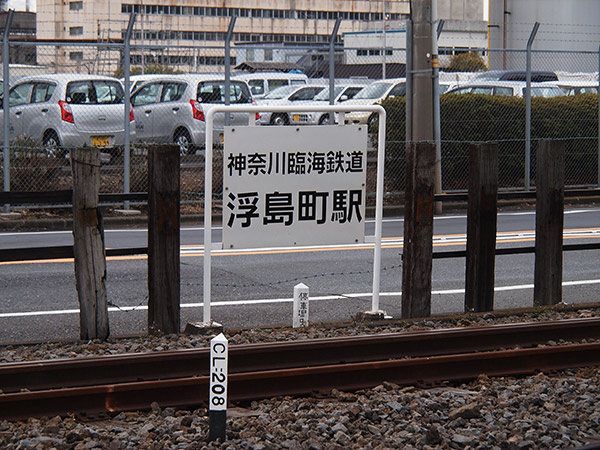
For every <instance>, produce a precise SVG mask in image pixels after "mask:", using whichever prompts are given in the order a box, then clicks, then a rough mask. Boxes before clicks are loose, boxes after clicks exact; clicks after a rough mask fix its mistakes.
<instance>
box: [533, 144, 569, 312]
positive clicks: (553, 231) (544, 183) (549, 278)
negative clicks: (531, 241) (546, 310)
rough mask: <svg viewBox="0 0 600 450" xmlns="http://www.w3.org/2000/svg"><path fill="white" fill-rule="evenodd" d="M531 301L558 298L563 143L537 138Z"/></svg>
mask: <svg viewBox="0 0 600 450" xmlns="http://www.w3.org/2000/svg"><path fill="white" fill-rule="evenodd" d="M537 167H538V170H537V177H536V212H535V277H534V288H533V299H534V305H535V306H540V305H555V304H557V303H560V302H561V301H562V261H563V254H562V245H563V217H564V202H565V189H564V183H565V144H564V142H561V141H541V142H540V143H539V144H538V150H537Z"/></svg>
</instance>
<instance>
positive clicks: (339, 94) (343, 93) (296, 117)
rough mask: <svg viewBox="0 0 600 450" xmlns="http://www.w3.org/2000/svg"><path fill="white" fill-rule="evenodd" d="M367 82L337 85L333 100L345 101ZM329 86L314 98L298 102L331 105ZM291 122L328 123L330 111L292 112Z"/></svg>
mask: <svg viewBox="0 0 600 450" xmlns="http://www.w3.org/2000/svg"><path fill="white" fill-rule="evenodd" d="M366 84H367V83H366V82H362V83H361V82H359V83H355V84H349V85H342V86H335V88H334V89H333V99H334V100H333V101H334V104H339V103H341V102H345V101H346V100H350V99H352V98H353V97H354V96H355V95H356V94H357V93H358V92H359V91H360V90H361V89H362V88H363V87H365V86H366ZM329 101H330V99H329V88H328V87H326V88H325V89H323V90H322V91H321V92H319V93H318V94H317V95H315V98H314V99H313V100H307V101H303V102H298V103H297V104H298V105H313V106H325V105H329ZM290 122H291V123H292V125H300V124H302V125H328V124H329V113H328V112H323V111H311V112H302V113H296V112H292V113H290Z"/></svg>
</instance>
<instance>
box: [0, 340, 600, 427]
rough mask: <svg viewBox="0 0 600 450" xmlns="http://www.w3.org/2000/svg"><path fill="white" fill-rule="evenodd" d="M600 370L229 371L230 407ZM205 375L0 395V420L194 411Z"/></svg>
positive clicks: (436, 360)
mask: <svg viewBox="0 0 600 450" xmlns="http://www.w3.org/2000/svg"><path fill="white" fill-rule="evenodd" d="M597 365H600V344H598V343H593V344H574V345H565V346H552V347H540V348H533V349H520V350H502V351H494V352H485V353H469V354H459V355H447V356H433V357H425V358H412V359H402V360H388V361H376V362H362V363H350V364H337V365H327V366H319V367H306V368H295V369H282V370H268V371H262V372H247V373H234V374H230V376H229V378H228V385H229V392H228V396H229V399H230V401H231V402H242V401H250V400H259V399H265V398H272V397H278V396H293V395H313V394H315V393H321V394H323V393H327V392H329V391H330V390H331V389H334V388H335V389H338V390H343V391H355V390H358V389H366V388H371V387H374V386H377V385H379V384H381V383H383V382H385V381H388V382H392V383H396V384H398V385H419V384H429V385H435V383H437V382H441V381H463V380H469V379H473V378H476V377H478V376H480V375H482V374H486V375H488V376H491V377H494V376H523V375H528V374H533V373H537V372H540V371H542V372H547V371H556V370H564V369H569V368H576V367H586V366H597ZM208 391H209V377H208V376H201V377H190V378H179V379H173V380H161V381H143V382H138V383H123V384H116V385H104V386H95V387H80V388H68V389H57V390H45V391H38V392H20V393H13V394H4V395H0V419H2V420H7V419H8V420H22V419H26V418H29V417H42V416H47V417H51V416H56V415H66V414H80V415H82V416H84V417H88V418H94V417H95V416H98V415H102V416H104V415H109V414H114V413H118V412H122V411H134V410H147V409H149V408H150V406H151V404H152V403H153V402H156V403H158V404H159V405H160V406H161V407H181V408H189V409H194V408H197V407H200V406H203V405H206V402H207V400H208Z"/></svg>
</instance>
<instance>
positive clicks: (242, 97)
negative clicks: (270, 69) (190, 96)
mask: <svg viewBox="0 0 600 450" xmlns="http://www.w3.org/2000/svg"><path fill="white" fill-rule="evenodd" d="M250 98H251V95H250V90H249V89H248V85H247V84H246V83H243V82H241V81H233V80H232V81H231V83H230V85H229V102H230V103H232V104H233V103H248V102H249V101H250ZM196 100H198V101H199V102H202V103H225V82H224V81H221V80H219V81H203V82H200V83H198V91H197V95H196Z"/></svg>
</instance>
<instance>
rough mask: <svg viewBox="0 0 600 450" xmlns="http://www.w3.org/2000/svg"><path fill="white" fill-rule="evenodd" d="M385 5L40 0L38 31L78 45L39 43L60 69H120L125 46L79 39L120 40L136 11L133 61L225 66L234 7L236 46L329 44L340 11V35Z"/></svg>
mask: <svg viewBox="0 0 600 450" xmlns="http://www.w3.org/2000/svg"><path fill="white" fill-rule="evenodd" d="M382 11H383V2H382V1H372V0H371V1H369V0H354V1H344V0H204V1H198V0H171V1H169V2H164V1H158V0H156V1H154V2H153V1H151V0H150V1H149V0H143V1H142V0H38V2H37V33H38V39H42V40H47V41H70V42H72V44H73V46H71V47H56V48H50V47H48V48H46V51H43V49H41V50H40V51H43V53H44V56H43V57H44V58H47V59H51V60H53V64H55V65H56V66H57V67H59V68H60V69H61V70H82V71H85V70H88V71H95V72H98V71H106V70H114V69H115V68H116V67H118V66H119V64H120V61H121V55H120V54H119V52H116V51H113V50H110V49H106V50H105V51H103V53H102V54H100V55H99V54H94V51H93V50H92V49H91V48H88V47H79V48H78V47H77V43H78V42H79V43H82V44H83V43H89V42H92V41H95V42H115V41H119V40H121V39H122V38H123V36H124V31H125V29H126V27H127V23H128V20H129V17H130V15H131V14H132V13H135V14H136V21H135V25H134V36H133V41H132V52H131V54H132V64H133V65H142V64H146V65H147V64H150V63H155V64H162V65H169V66H173V67H174V68H177V69H179V70H183V71H196V72H201V71H215V70H218V71H220V70H222V67H223V64H224V51H223V44H224V38H225V35H226V32H227V29H228V26H229V23H230V21H231V17H232V16H234V15H235V16H237V22H236V25H235V29H234V34H233V39H232V42H233V45H232V48H233V49H235V43H236V42H237V43H246V44H256V45H257V46H260V45H262V44H273V43H286V44H294V45H315V44H322V45H323V44H326V43H328V42H329V36H330V34H331V32H332V30H333V27H334V25H335V21H336V18H337V17H341V18H342V19H343V21H342V24H341V27H340V35H341V34H342V33H345V32H352V31H359V30H361V29H362V28H363V27H364V24H365V23H366V22H371V21H373V22H374V21H379V22H380V21H381V20H382V17H383V12H382ZM408 13H409V1H408V0H394V1H391V0H387V1H386V14H388V15H389V17H390V19H392V20H398V19H403V18H405V17H407V15H408ZM339 39H340V42H341V37H340V38H339ZM266 53H267V54H266V55H265V57H264V59H265V60H268V56H269V52H266Z"/></svg>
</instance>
